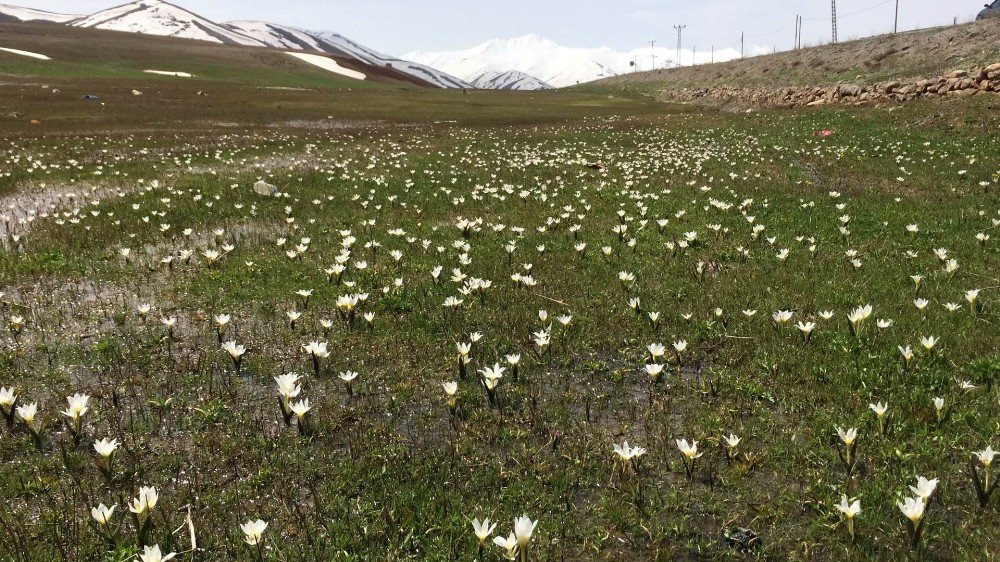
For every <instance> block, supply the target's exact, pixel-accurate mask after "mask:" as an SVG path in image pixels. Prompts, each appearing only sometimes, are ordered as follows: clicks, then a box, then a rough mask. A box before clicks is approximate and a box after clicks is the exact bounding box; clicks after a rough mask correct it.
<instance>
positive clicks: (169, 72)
mask: <svg viewBox="0 0 1000 562" xmlns="http://www.w3.org/2000/svg"><path fill="white" fill-rule="evenodd" d="M143 72H148V73H149V74H159V75H161V76H177V77H179V78H191V77H192V76H193V75H191V74H188V73H187V72H176V71H173V70H143Z"/></svg>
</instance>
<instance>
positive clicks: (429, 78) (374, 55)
mask: <svg viewBox="0 0 1000 562" xmlns="http://www.w3.org/2000/svg"><path fill="white" fill-rule="evenodd" d="M224 25H225V26H226V27H227V28H228V29H230V30H232V31H233V32H236V33H239V34H241V35H245V36H247V37H251V38H253V39H254V40H256V41H259V42H261V43H263V44H265V45H267V46H269V47H274V48H277V49H294V50H307V51H320V52H323V53H329V54H331V55H337V56H342V57H348V58H352V59H355V60H359V61H361V62H364V63H365V64H370V65H374V66H381V67H386V66H391V67H392V68H394V69H396V70H398V71H400V72H404V73H406V74H409V75H410V76H414V77H416V78H419V79H420V80H423V81H425V82H430V83H431V84H434V85H435V86H438V87H441V88H472V87H473V86H472V85H471V84H469V83H467V82H464V81H462V80H459V79H458V78H455V77H454V76H450V75H448V74H445V73H444V72H441V71H439V70H436V69H434V68H431V67H429V66H426V65H423V64H418V63H414V62H410V61H406V60H401V59H398V58H396V57H392V56H389V55H384V54H382V53H379V52H378V51H375V50H373V49H370V48H368V47H365V46H364V45H361V44H360V43H357V42H355V41H352V40H351V39H348V38H347V37H344V36H343V35H340V34H338V33H333V32H330V31H322V32H314V31H306V30H302V29H296V28H294V27H289V26H286V25H278V24H274V23H268V22H263V21H233V22H228V23H226V24H224Z"/></svg>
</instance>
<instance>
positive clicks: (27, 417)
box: [17, 402, 38, 430]
mask: <svg viewBox="0 0 1000 562" xmlns="http://www.w3.org/2000/svg"><path fill="white" fill-rule="evenodd" d="M37 415H38V403H37V402H32V403H31V404H28V405H26V406H18V407H17V416H18V417H19V418H21V420H22V421H23V422H24V424H25V425H27V426H28V429H31V430H34V429H35V416H37Z"/></svg>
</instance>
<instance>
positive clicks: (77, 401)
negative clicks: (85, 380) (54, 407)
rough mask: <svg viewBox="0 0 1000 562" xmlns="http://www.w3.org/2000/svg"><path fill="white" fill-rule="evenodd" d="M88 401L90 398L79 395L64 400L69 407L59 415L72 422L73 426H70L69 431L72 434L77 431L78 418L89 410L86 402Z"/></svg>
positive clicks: (78, 425) (78, 426) (78, 427)
mask: <svg viewBox="0 0 1000 562" xmlns="http://www.w3.org/2000/svg"><path fill="white" fill-rule="evenodd" d="M89 400H90V396H87V395H86V394H79V393H77V394H74V395H73V396H68V397H67V398H66V402H67V404H68V406H69V407H68V408H66V409H65V410H63V411H62V412H60V413H61V414H62V415H64V416H66V417H67V418H69V419H71V420H73V425H72V426H71V428H72V429H71V431H73V433H77V432H78V431H79V429H80V418H81V417H83V415H84V414H86V413H87V412H88V411H89V410H90V408H88V407H87V402H88V401H89Z"/></svg>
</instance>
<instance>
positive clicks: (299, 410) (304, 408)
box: [291, 398, 312, 421]
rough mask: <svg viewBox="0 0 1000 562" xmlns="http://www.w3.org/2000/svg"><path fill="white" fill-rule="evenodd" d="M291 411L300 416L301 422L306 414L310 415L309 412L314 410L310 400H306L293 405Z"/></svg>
mask: <svg viewBox="0 0 1000 562" xmlns="http://www.w3.org/2000/svg"><path fill="white" fill-rule="evenodd" d="M291 410H292V412H294V413H295V415H296V416H298V418H299V421H302V419H303V418H305V417H306V414H307V413H309V410H312V405H310V404H309V399H308V398H306V399H304V400H299V401H298V402H295V403H293V404H292V405H291Z"/></svg>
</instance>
